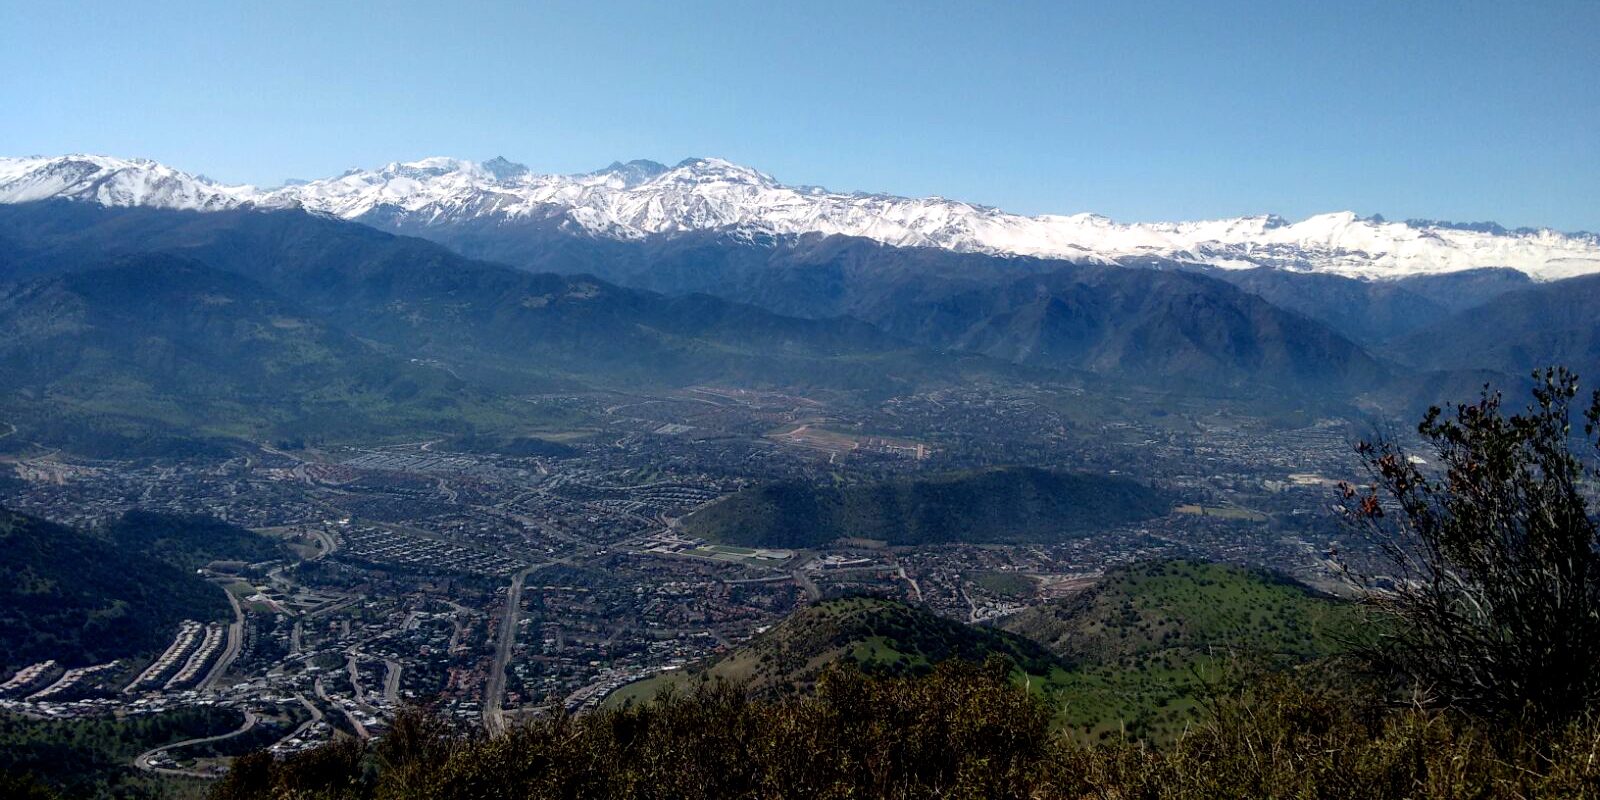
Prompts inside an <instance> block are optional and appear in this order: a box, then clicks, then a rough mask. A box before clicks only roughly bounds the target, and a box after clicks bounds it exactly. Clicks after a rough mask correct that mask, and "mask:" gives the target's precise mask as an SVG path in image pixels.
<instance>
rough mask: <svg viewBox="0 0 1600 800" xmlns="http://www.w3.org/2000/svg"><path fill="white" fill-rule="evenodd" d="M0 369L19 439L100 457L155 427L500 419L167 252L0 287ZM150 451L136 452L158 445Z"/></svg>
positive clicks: (336, 427)
mask: <svg viewBox="0 0 1600 800" xmlns="http://www.w3.org/2000/svg"><path fill="white" fill-rule="evenodd" d="M0 372H3V373H4V374H5V375H6V376H7V386H6V395H5V396H4V397H0V405H3V406H4V407H9V409H10V410H9V416H10V418H11V419H14V420H16V424H17V425H18V426H19V427H20V428H21V430H20V431H19V433H18V438H19V439H24V440H25V439H39V438H41V436H51V435H52V434H53V435H54V437H52V438H55V437H60V436H61V435H62V434H65V436H66V438H67V443H68V444H71V445H73V446H74V448H75V449H77V450H79V451H90V452H103V453H105V454H107V455H118V456H126V455H129V454H131V453H138V452H139V451H140V450H144V449H145V448H141V447H138V444H139V443H140V442H141V440H144V439H148V438H150V437H152V436H153V435H155V436H157V437H159V433H160V432H166V431H171V432H175V433H176V432H181V433H182V434H183V435H186V436H198V437H199V438H202V439H204V438H213V439H216V438H229V437H239V438H252V439H256V440H266V439H273V440H281V439H321V438H325V437H328V436H330V435H339V436H350V435H363V434H364V435H368V436H371V435H377V434H381V433H382V432H384V431H385V430H388V429H390V428H401V429H408V430H445V431H448V430H458V429H461V428H462V427H463V426H466V425H469V424H470V423H471V422H472V421H474V420H480V419H483V418H485V417H489V418H491V419H492V418H494V417H495V416H496V415H498V416H499V418H501V419H507V420H508V419H510V414H509V412H507V411H506V410H505V409H504V407H503V405H504V404H503V403H502V404H501V405H502V407H499V408H497V407H496V405H495V402H496V401H493V400H491V399H490V398H488V397H486V396H485V395H484V394H483V393H482V392H474V391H472V390H470V389H468V388H467V387H465V386H463V384H462V382H461V381H460V380H458V379H456V378H453V377H451V376H450V375H449V374H447V373H445V372H443V371H441V370H438V369H431V368H426V367H420V366H416V365H413V364H410V363H407V362H406V361H405V360H403V359H398V358H394V357H392V356H388V355H384V354H381V353H379V352H377V351H376V350H374V349H373V348H372V347H371V346H370V345H368V344H366V343H363V342H360V341H358V340H357V339H355V338H354V337H352V336H350V335H349V334H346V333H344V332H342V331H340V330H338V329H336V328H334V327H332V326H331V325H329V324H328V323H327V322H326V321H324V320H322V319H319V318H318V317H317V315H315V314H312V313H309V312H307V311H306V310H304V309H303V308H300V307H297V306H296V305H295V304H293V303H291V302H289V301H286V300H284V299H282V298H281V297H279V296H278V295H276V294H274V293H273V292H271V291H269V290H268V289H266V288H265V287H263V286H261V285H260V284H258V283H256V282H254V281H252V280H249V279H247V278H245V277H243V276H239V275H235V274H232V273H228V272H223V271H219V270H216V269H212V268H209V267H206V266H203V265H200V264H198V263H196V262H192V261H186V260H182V259H178V258H174V257H170V256H133V257H128V258H125V259H123V260H121V261H118V262H116V263H115V264H114V265H112V266H108V267H104V268H100V269H90V270H84V271H77V272H70V273H67V274H65V275H61V276H59V277H48V278H40V279H35V280H31V281H25V282H22V283H18V284H13V285H11V286H9V287H0ZM52 421H61V422H64V423H65V424H61V425H59V427H60V428H68V429H77V430H69V431H60V430H56V427H57V426H54V425H52V424H51V422H52ZM97 437H98V438H103V439H105V440H106V441H96V438H97ZM56 440H57V441H60V439H59V438H57V439H56ZM159 441H160V439H159V438H157V442H158V443H159ZM156 449H157V452H155V453H146V454H152V455H165V454H166V453H163V452H160V449H161V448H156Z"/></svg>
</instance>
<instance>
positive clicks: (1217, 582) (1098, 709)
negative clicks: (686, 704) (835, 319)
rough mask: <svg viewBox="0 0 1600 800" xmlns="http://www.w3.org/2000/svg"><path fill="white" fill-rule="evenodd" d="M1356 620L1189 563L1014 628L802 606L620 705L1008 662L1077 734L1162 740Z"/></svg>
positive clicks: (875, 609)
mask: <svg viewBox="0 0 1600 800" xmlns="http://www.w3.org/2000/svg"><path fill="white" fill-rule="evenodd" d="M1356 613H1357V612H1356V609H1355V607H1354V606H1352V605H1350V604H1347V603H1344V602H1342V601H1339V600H1337V599H1335V598H1332V597H1328V596H1326V595H1322V594H1319V593H1317V592H1315V591H1312V590H1310V589H1308V588H1306V587H1304V586H1302V585H1300V584H1298V583H1295V582H1293V581H1291V580H1289V579H1287V578H1284V577H1282V576H1279V575H1276V574H1273V573H1269V572H1266V571H1263V570H1257V569H1247V568H1244V567H1236V566H1230V565H1224V564H1206V563H1197V562H1190V561H1155V562H1145V563H1140V564H1136V565H1133V566H1129V567H1123V568H1121V569H1117V570H1114V571H1112V572H1111V573H1109V574H1108V575H1106V577H1105V579H1104V580H1103V581H1102V582H1100V583H1099V584H1097V585H1095V586H1094V587H1091V588H1090V589H1087V590H1085V591H1084V592H1082V593H1080V594H1078V595H1076V596H1074V597H1072V598H1069V599H1067V600H1064V601H1061V602H1059V603H1054V604H1050V605H1045V606H1038V607H1035V608H1032V609H1029V610H1027V611H1024V612H1022V613H1020V614H1017V615H1015V616H1012V617H1010V618H1007V619H1005V620H1003V621H1002V622H1001V629H996V628H991V627H979V626H972V625H965V624H962V623H960V622H956V621H954V620H949V619H946V618H944V617H939V616H935V615H933V614H931V613H928V612H926V611H923V610H921V609H917V608H913V607H909V606H906V605H903V604H900V603H896V602H892V601H888V600H880V599H874V598H865V597H853V598H843V599H838V600H828V601H824V602H822V603H818V604H816V605H813V606H808V607H806V608H803V609H800V610H798V611H796V612H795V613H794V614H792V615H790V616H789V617H787V618H785V619H784V620H783V621H782V622H780V623H778V624H777V625H775V626H773V628H772V629H771V630H769V631H767V632H766V633H764V634H762V635H760V636H757V637H756V638H755V639H752V640H751V641H750V642H749V643H747V644H746V645H744V646H743V647H740V648H738V649H737V650H735V651H734V652H732V653H730V654H728V655H726V656H724V657H723V658H721V659H719V660H717V661H715V662H713V663H712V664H710V665H709V666H703V667H701V668H699V669H694V670H687V671H682V672H672V673H666V674H664V675H660V676H657V677H655V678H651V679H649V680H645V681H640V682H638V683H635V684H631V685H629V686H625V687H623V688H622V689H620V690H618V691H617V692H616V693H615V694H613V695H612V697H611V698H609V700H608V703H609V704H610V705H612V706H620V705H628V704H631V703H637V702H640V701H643V700H648V699H649V698H651V697H654V696H655V695H656V694H657V693H658V692H659V691H660V690H661V689H663V688H664V687H667V686H675V687H678V688H680V689H683V688H688V687H692V686H694V685H696V684H698V683H702V682H705V681H709V680H714V679H718V678H720V679H724V680H728V681H731V682H734V683H739V684H747V685H748V686H749V688H750V689H751V691H752V692H754V693H757V694H761V693H778V694H784V693H791V692H795V691H805V690H807V689H808V688H809V687H810V686H811V685H812V684H813V683H814V682H815V680H816V677H817V676H818V675H819V674H820V673H821V672H822V670H823V668H824V667H825V666H827V665H828V664H832V663H836V662H842V663H853V664H855V665H858V666H859V667H860V668H861V670H862V671H863V672H866V673H868V674H883V675H890V676H906V675H913V676H914V675H920V674H924V673H926V672H927V671H928V670H929V669H930V667H931V666H932V665H933V664H937V663H939V662H940V661H944V660H946V659H957V660H960V661H965V662H969V663H981V662H982V661H984V660H985V659H986V658H987V657H988V656H989V655H990V654H994V653H999V654H1003V655H1005V656H1006V657H1008V658H1010V659H1011V660H1012V661H1013V662H1015V663H1016V664H1017V669H1016V671H1015V672H1013V678H1014V679H1015V680H1017V681H1018V682H1019V683H1022V684H1024V685H1025V686H1027V687H1028V688H1029V689H1030V691H1032V692H1033V693H1034V694H1035V695H1037V696H1039V697H1041V698H1043V699H1044V700H1045V701H1046V703H1047V704H1049V706H1050V707H1051V708H1052V709H1054V711H1055V724H1056V725H1057V726H1058V727H1060V728H1062V729H1064V730H1066V731H1068V732H1069V733H1071V734H1073V735H1075V736H1080V737H1091V738H1092V737H1099V736H1102V735H1113V734H1118V733H1120V732H1122V731H1126V732H1127V734H1128V735H1130V736H1132V737H1134V738H1150V739H1157V740H1162V739H1167V738H1169V737H1171V736H1172V735H1174V734H1176V733H1177V732H1178V731H1180V730H1182V729H1183V728H1184V726H1186V725H1191V724H1193V723H1195V722H1196V721H1197V719H1198V716H1197V714H1196V707H1197V705H1198V704H1199V702H1200V700H1201V699H1202V698H1203V697H1204V696H1205V695H1206V693H1207V692H1208V691H1210V689H1211V688H1217V687H1220V686H1221V685H1222V684H1225V683H1227V682H1229V681H1231V680H1235V679H1242V678H1247V677H1250V676H1253V675H1255V674H1258V673H1262V672H1274V671H1280V670H1284V669H1292V668H1296V667H1302V666H1306V665H1314V664H1316V663H1319V662H1321V661H1323V660H1325V659H1327V658H1328V657H1329V656H1332V655H1335V654H1337V653H1339V652H1341V651H1343V650H1344V649H1345V648H1346V646H1347V642H1348V640H1349V638H1350V637H1351V636H1352V635H1353V631H1354V630H1355V625H1356V623H1357V619H1356ZM1208 684H1210V685H1211V686H1210V688H1208Z"/></svg>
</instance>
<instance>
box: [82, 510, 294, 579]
mask: <svg viewBox="0 0 1600 800" xmlns="http://www.w3.org/2000/svg"><path fill="white" fill-rule="evenodd" d="M102 533H103V534H104V535H105V536H106V537H107V538H109V539H111V541H113V542H115V543H116V544H117V545H118V546H119V547H122V548H125V549H127V550H132V551H136V552H140V553H144V554H145V555H148V556H151V557H153V558H155V559H157V560H160V561H164V562H166V563H168V564H171V565H173V566H175V567H178V568H180V569H187V570H195V569H198V568H200V567H203V566H205V565H207V564H209V563H211V562H213V561H243V562H246V563H254V562H257V561H270V560H272V559H276V558H283V557H284V556H285V555H286V553H285V552H284V548H283V545H282V544H281V543H280V542H278V541H277V540H276V539H270V538H268V537H265V536H262V535H260V534H258V533H255V532H254V531H249V530H246V529H244V528H241V527H239V526H237V525H229V524H228V523H226V522H223V521H221V520H218V519H214V518H212V517H206V516H201V515H198V514H155V513H151V512H148V511H129V512H128V513H126V514H123V515H122V516H121V517H120V518H119V519H117V520H116V521H114V522H111V523H109V524H107V525H106V526H105V528H104V530H103V531H102Z"/></svg>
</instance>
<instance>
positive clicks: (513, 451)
mask: <svg viewBox="0 0 1600 800" xmlns="http://www.w3.org/2000/svg"><path fill="white" fill-rule="evenodd" d="M439 448H440V449H442V450H454V451H456V452H458V453H497V454H499V455H503V456H518V457H534V456H542V457H545V458H564V457H566V456H570V455H573V454H574V453H576V452H577V451H576V450H574V449H573V448H572V447H570V446H568V445H565V444H562V443H560V442H555V441H551V440H549V439H541V438H539V437H537V436H489V435H480V434H467V435H466V436H457V437H456V438H454V439H450V440H448V441H445V442H443V443H441V444H440V445H439Z"/></svg>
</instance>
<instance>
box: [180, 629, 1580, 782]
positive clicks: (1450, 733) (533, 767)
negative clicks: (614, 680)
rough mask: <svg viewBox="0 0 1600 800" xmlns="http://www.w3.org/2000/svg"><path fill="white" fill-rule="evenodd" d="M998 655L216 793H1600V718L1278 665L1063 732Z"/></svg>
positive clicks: (404, 741) (424, 737) (346, 747)
mask: <svg viewBox="0 0 1600 800" xmlns="http://www.w3.org/2000/svg"><path fill="white" fill-rule="evenodd" d="M1009 671H1010V665H1009V664H1007V663H1005V662H1004V660H1003V659H996V660H995V662H992V663H989V664H986V665H985V666H983V667H974V666H971V665H968V664H966V663H964V662H959V661H957V662H948V663H946V664H942V665H940V666H939V667H937V668H936V669H935V670H934V671H933V672H932V673H931V674H929V675H926V676H922V677H915V678H885V677H879V678H872V677H868V676H864V675H862V674H860V673H859V672H857V671H854V670H850V669H843V670H832V671H830V672H828V673H826V674H825V675H824V676H823V677H822V679H821V680H820V681H819V682H818V686H817V688H816V691H815V692H814V693H813V694H811V695H808V696H797V697H788V698H783V699H777V700H761V699H758V700H752V699H750V698H749V697H748V696H747V695H745V694H744V693H743V692H740V691H738V690H736V689H735V688H733V687H731V686H729V685H727V684H722V683H710V684H705V685H703V686H701V687H699V688H697V689H695V690H694V691H693V692H686V693H673V694H671V695H669V696H667V697H664V698H662V699H661V700H660V701H658V702H656V703H653V704H650V705H644V706H637V707H634V708H629V709H625V710H621V709H613V710H605V711H600V712H596V713H593V714H587V715H584V716H582V717H578V718H576V719H574V718H571V717H566V716H560V715H557V716H553V717H549V718H544V719H541V720H539V721H535V722H533V723H531V724H529V725H526V726H522V727H518V728H515V729H513V730H512V731H511V732H510V733H509V734H508V735H506V736H502V737H498V738H493V739H478V740H471V739H462V738H457V737H453V736H450V735H449V734H448V733H446V731H447V728H445V727H444V726H442V725H439V724H437V723H430V722H428V721H426V720H425V719H422V720H419V721H411V722H406V723H404V724H403V727H404V729H405V732H404V734H403V735H400V736H396V737H393V738H392V739H391V740H387V741H385V742H383V743H380V744H379V745H377V746H375V747H372V748H366V747H363V746H362V745H361V744H359V743H357V742H354V741H351V740H346V741H343V742H340V743H336V744H333V745H329V746H326V747H324V748H321V749H319V750H314V751H310V752H308V753H303V754H299V755H295V756H291V757H289V758H287V759H283V760H274V759H273V758H272V757H271V756H270V755H267V754H257V755H254V756H250V757H247V758H245V759H241V760H240V761H238V762H236V763H235V765H234V769H233V771H232V772H231V773H230V774H229V776H228V778H227V779H225V780H224V781H223V782H222V783H221V784H219V785H218V786H217V787H216V788H215V789H214V791H213V793H212V797H213V798H216V800H236V799H238V800H242V799H243V798H260V797H281V798H329V799H332V798H339V799H340V800H343V799H345V798H349V799H350V800H355V799H356V798H375V799H376V798H383V799H384V800H388V799H390V798H394V799H395V800H400V799H401V798H407V799H409V798H419V799H420V798H428V800H454V799H455V798H461V799H462V800H467V799H468V798H471V800H478V799H479V798H527V797H539V798H543V797H573V798H577V797H585V798H587V797H594V798H613V797H614V798H663V799H665V798H707V797H717V798H790V797H795V798H799V797H806V798H809V797H823V798H844V797H866V798H906V799H907V800H909V799H910V798H923V797H963V798H968V797H970V798H996V799H997V800H1000V799H1006V798H1019V799H1020V798H1038V799H1041V800H1042V799H1044V798H1052V799H1053V798H1062V799H1063V800H1066V799H1067V798H1151V799H1152V800H1160V799H1164V798H1171V799H1172V800H1187V799H1189V798H1234V797H1263V798H1267V797H1327V798H1357V797H1359V798H1379V799H1383V798H1396V799H1398V798H1463V799H1464V798H1485V797H1584V796H1594V794H1595V793H1596V792H1600V765H1596V764H1595V763H1594V762H1593V760H1592V759H1591V758H1590V757H1589V754H1590V752H1591V746H1592V742H1593V741H1594V740H1595V738H1596V737H1597V735H1600V724H1597V723H1594V722H1584V723H1581V724H1575V725H1573V726H1572V727H1570V728H1565V729H1561V730H1557V731H1555V732H1553V733H1548V734H1544V735H1542V736H1540V737H1538V738H1535V737H1533V736H1530V735H1529V734H1528V732H1526V731H1523V730H1520V729H1514V730H1513V729H1507V728H1505V727H1487V726H1483V725H1481V724H1479V723H1476V722H1474V721H1473V720H1471V719H1470V718H1467V717H1464V716H1462V715H1459V714H1455V713H1450V712H1435V711H1424V710H1417V709H1414V708H1405V707H1399V708H1395V707H1393V706H1388V705H1386V704H1385V703H1384V702H1383V701H1382V700H1381V699H1379V698H1375V697H1373V696H1371V695H1368V694H1362V693H1359V692H1334V691H1331V690H1307V689H1305V688H1303V687H1301V686H1298V685H1296V684H1294V683H1292V682H1288V681H1283V680H1281V679H1272V678H1269V679H1265V680H1263V681H1261V682H1259V683H1256V684H1254V685H1253V686H1252V687H1251V688H1248V689H1243V690H1238V691H1231V692H1227V693H1222V694H1219V695H1217V696H1215V697H1214V698H1212V700H1211V701H1210V702H1209V703H1208V706H1207V712H1206V716H1205V718H1204V719H1203V720H1202V721H1201V722H1199V723H1198V724H1196V725H1195V726H1194V727H1193V728H1191V729H1190V730H1189V731H1187V732H1186V733H1185V734H1184V735H1183V736H1182V737H1181V738H1180V739H1179V740H1178V741H1177V742H1175V743H1174V744H1173V745H1171V746H1169V747H1165V748H1159V749H1152V748H1147V747H1143V746H1140V745H1138V744H1135V743H1133V742H1129V741H1125V740H1121V739H1114V740H1112V741H1109V742H1105V743H1101V744H1096V745H1083V744H1079V743H1077V742H1074V741H1073V740H1071V739H1068V738H1064V737H1061V736H1059V735H1055V734H1052V733H1051V732H1050V725H1049V718H1050V712H1049V710H1048V708H1047V707H1046V706H1045V705H1044V703H1043V701H1042V700H1040V699H1039V698H1038V696H1036V695H1033V694H1030V693H1029V692H1027V691H1025V690H1024V689H1022V688H1021V687H1019V686H1017V685H1016V684H1015V683H1014V682H1012V681H1010V680H1009V679H1008V678H1007V674H1008V673H1009Z"/></svg>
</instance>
